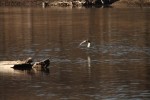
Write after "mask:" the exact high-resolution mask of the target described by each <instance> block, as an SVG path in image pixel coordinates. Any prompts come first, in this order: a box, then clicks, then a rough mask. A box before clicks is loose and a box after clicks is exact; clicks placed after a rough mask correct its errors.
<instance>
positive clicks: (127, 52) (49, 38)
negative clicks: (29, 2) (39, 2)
mask: <svg viewBox="0 0 150 100" xmlns="http://www.w3.org/2000/svg"><path fill="white" fill-rule="evenodd" d="M149 17H150V10H149V8H143V9H138V8H130V9H113V8H105V9H95V8H91V9H84V8H82V9H68V8H63V9H61V8H46V9H42V8H0V100H35V99H36V100H50V99H51V100H149V99H150V19H149ZM85 39H89V40H90V41H91V47H90V48H87V47H86V45H82V46H79V44H80V42H82V41H83V40H85ZM28 57H33V58H34V61H40V60H43V59H46V58H50V60H51V65H50V66H49V69H47V70H37V69H32V70H23V71H22V70H14V69H12V68H11V67H12V66H13V64H14V63H15V62H16V61H17V60H18V59H20V60H23V59H26V58H28Z"/></svg>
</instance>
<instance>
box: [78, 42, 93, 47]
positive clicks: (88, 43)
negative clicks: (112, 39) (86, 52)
mask: <svg viewBox="0 0 150 100" xmlns="http://www.w3.org/2000/svg"><path fill="white" fill-rule="evenodd" d="M84 43H87V47H88V48H89V47H90V46H91V41H90V40H84V41H82V42H81V43H80V45H79V46H81V45H82V44H84Z"/></svg>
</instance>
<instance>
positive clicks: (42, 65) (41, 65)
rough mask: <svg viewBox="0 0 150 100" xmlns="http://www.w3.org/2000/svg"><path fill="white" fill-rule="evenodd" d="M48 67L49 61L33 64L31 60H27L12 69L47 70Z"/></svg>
mask: <svg viewBox="0 0 150 100" xmlns="http://www.w3.org/2000/svg"><path fill="white" fill-rule="evenodd" d="M49 65H50V60H49V59H45V60H43V61H40V62H35V63H33V59H32V58H28V59H26V60H25V61H21V63H18V64H15V65H14V66H13V67H12V68H14V69H18V70H30V69H32V68H47V67H48V66H49Z"/></svg>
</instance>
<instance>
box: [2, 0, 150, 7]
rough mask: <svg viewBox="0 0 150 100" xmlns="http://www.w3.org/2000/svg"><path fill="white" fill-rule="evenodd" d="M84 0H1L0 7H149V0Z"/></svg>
mask: <svg viewBox="0 0 150 100" xmlns="http://www.w3.org/2000/svg"><path fill="white" fill-rule="evenodd" d="M84 4H85V1H84V0H80V1H79V0H76V1H71V0H68V1H63V0H62V1H60V0H53V1H51V2H43V1H42V0H22V1H20V0H1V1H0V7H72V8H75V7H77V8H78V7H88V8H90V7H95V8H100V7H113V8H131V7H150V0H141V1H140V0H116V1H115V2H113V3H112V4H106V5H105V4H104V5H102V4H99V5H97V4H94V3H92V4H90V5H84Z"/></svg>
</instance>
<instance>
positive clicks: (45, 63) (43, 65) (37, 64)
mask: <svg viewBox="0 0 150 100" xmlns="http://www.w3.org/2000/svg"><path fill="white" fill-rule="evenodd" d="M49 65H50V60H49V59H46V60H43V61H40V62H35V63H34V65H33V66H32V68H47V67H48V66H49Z"/></svg>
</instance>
